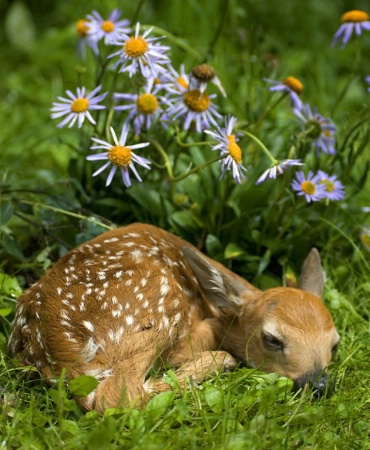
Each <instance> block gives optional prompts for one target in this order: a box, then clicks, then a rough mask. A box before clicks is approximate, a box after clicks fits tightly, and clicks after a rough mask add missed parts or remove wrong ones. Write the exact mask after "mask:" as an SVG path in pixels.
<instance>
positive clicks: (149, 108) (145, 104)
mask: <svg viewBox="0 0 370 450" xmlns="http://www.w3.org/2000/svg"><path fill="white" fill-rule="evenodd" d="M136 104H137V108H138V110H139V112H141V113H142V114H153V113H154V111H155V110H156V109H157V108H158V100H157V98H156V97H155V95H153V94H142V95H139V97H138V99H137V100H136Z"/></svg>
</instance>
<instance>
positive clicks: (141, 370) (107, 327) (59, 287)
mask: <svg viewBox="0 0 370 450" xmlns="http://www.w3.org/2000/svg"><path fill="white" fill-rule="evenodd" d="M311 259H313V261H314V263H312V262H311V263H310V262H308V263H307V264H306V265H307V266H308V267H307V268H306V271H305V272H304V274H303V275H304V276H303V277H302V278H303V279H304V280H305V281H304V284H305V285H304V286H302V287H303V289H307V290H308V291H311V292H313V293H309V292H307V291H304V290H300V289H293V288H276V289H270V290H268V291H265V292H261V291H259V290H258V289H257V288H255V287H254V286H252V285H251V284H249V283H248V282H247V281H245V280H244V279H242V278H241V277H239V276H237V275H235V274H233V273H232V272H231V271H229V270H228V269H226V268H225V267H224V266H222V265H221V264H220V263H217V262H216V261H213V260H211V259H210V258H207V257H206V256H204V255H202V254H201V253H200V252H199V251H198V250H196V249H195V248H194V247H193V246H191V245H190V244H189V243H188V242H185V241H183V240H182V239H180V238H179V237H177V236H175V235H173V234H170V233H168V232H166V231H164V230H161V229H159V228H156V227H153V226H150V225H145V224H132V225H129V226H127V227H124V228H118V229H115V230H112V231H109V232H107V233H104V234H102V235H100V236H98V237H96V238H95V239H93V240H91V241H89V242H87V243H85V244H82V245H80V246H79V247H77V248H75V249H73V250H72V251H70V252H69V253H67V254H66V255H65V256H63V257H62V258H61V259H60V260H59V261H58V262H57V263H56V264H55V266H54V267H53V268H52V269H51V270H50V271H48V272H47V273H46V274H45V276H44V277H43V278H42V279H41V280H39V281H38V282H37V283H35V284H34V285H33V286H32V287H30V288H29V289H28V290H27V291H25V292H24V294H23V295H21V297H20V298H19V300H18V303H17V311H16V317H15V321H14V324H13V331H12V334H11V337H10V340H9V351H10V354H11V355H12V356H14V357H17V358H18V360H19V361H20V363H21V364H23V365H30V366H35V367H36V368H37V369H38V371H39V372H40V374H41V375H42V376H43V377H44V378H46V379H49V380H55V379H56V378H57V377H58V376H59V375H60V373H61V371H62V369H66V370H67V376H68V377H69V378H74V377H77V376H79V375H82V374H88V375H93V376H95V377H96V378H97V379H98V380H99V385H98V387H97V389H96V390H95V391H94V392H93V393H91V394H90V395H89V396H87V397H85V398H82V399H81V398H80V399H78V401H79V403H80V405H81V406H82V408H84V409H85V410H90V409H94V408H95V409H97V410H98V411H100V412H101V411H103V410H104V409H105V408H107V407H114V406H119V405H122V404H125V403H127V402H136V403H137V404H138V403H141V402H145V401H146V399H147V398H148V396H150V395H151V394H152V393H155V392H160V391H163V390H166V389H169V386H168V385H167V384H166V383H164V382H163V381H162V380H161V379H155V378H148V376H147V374H148V372H149V371H150V369H152V368H153V367H159V368H160V367H165V366H169V365H170V366H174V367H175V368H177V371H176V373H177V375H178V377H179V382H180V384H186V382H187V380H188V379H189V377H192V378H193V379H194V381H195V382H197V383H200V382H201V381H202V380H203V379H204V377H206V376H208V375H210V374H214V373H215V372H216V371H224V370H231V369H234V368H235V367H236V366H237V365H238V364H239V363H240V362H246V363H247V364H248V365H250V366H252V367H259V368H261V369H262V370H265V371H276V372H278V373H279V374H281V375H285V376H289V377H291V378H293V379H294V380H305V382H307V380H308V379H309V377H310V376H312V374H317V373H319V371H321V372H323V371H325V369H326V367H327V365H328V364H329V362H330V359H331V349H332V347H333V346H334V345H335V344H336V343H337V342H338V340H339V337H338V334H337V332H336V330H335V327H334V324H333V321H332V318H331V316H330V314H329V312H328V311H327V309H326V308H325V307H324V305H323V303H322V301H321V299H319V298H318V296H320V295H321V293H322V292H321V291H322V286H321V285H320V283H321V284H322V280H321V279H320V274H321V278H322V271H321V266H320V267H319V268H318V265H317V255H316V253H314V256H313V257H312V255H311ZM318 261H319V260H318ZM318 280H319V281H318ZM315 294H316V295H315ZM266 334H267V335H269V336H273V337H274V338H276V339H278V342H281V344H282V346H283V347H284V348H282V349H281V351H280V350H279V349H277V348H272V347H271V348H269V346H268V343H267V344H266V342H265V340H266Z"/></svg>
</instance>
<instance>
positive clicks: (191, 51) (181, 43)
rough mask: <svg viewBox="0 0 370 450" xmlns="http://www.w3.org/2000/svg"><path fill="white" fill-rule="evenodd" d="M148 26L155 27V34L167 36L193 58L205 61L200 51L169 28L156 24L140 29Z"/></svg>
mask: <svg viewBox="0 0 370 450" xmlns="http://www.w3.org/2000/svg"><path fill="white" fill-rule="evenodd" d="M147 28H153V32H154V34H163V35H164V36H166V38H167V39H168V40H169V41H171V42H172V43H173V44H175V45H176V46H177V47H179V48H181V49H182V50H184V51H185V52H187V53H188V54H189V55H191V56H192V57H193V58H195V59H196V60H197V61H203V60H204V57H203V56H202V55H201V54H200V53H198V52H197V51H196V50H194V49H193V48H192V47H191V46H190V45H188V44H187V43H186V42H185V41H184V40H182V39H179V38H178V37H176V36H174V35H173V34H171V33H169V32H168V31H167V30H164V29H163V28H159V27H156V26H153V25H151V26H149V25H141V26H140V29H143V30H145V29H147Z"/></svg>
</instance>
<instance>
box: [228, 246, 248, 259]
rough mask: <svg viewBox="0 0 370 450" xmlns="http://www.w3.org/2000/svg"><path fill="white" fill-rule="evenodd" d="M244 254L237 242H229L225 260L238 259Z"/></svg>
mask: <svg viewBox="0 0 370 450" xmlns="http://www.w3.org/2000/svg"><path fill="white" fill-rule="evenodd" d="M243 254H244V250H243V249H242V248H241V247H239V245H238V244H236V243H235V242H229V244H227V246H226V248H225V258H226V259H232V258H237V257H238V256H240V255H243Z"/></svg>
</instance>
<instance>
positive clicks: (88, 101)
mask: <svg viewBox="0 0 370 450" xmlns="http://www.w3.org/2000/svg"><path fill="white" fill-rule="evenodd" d="M101 88H102V86H101V85H100V86H98V87H96V88H95V89H94V90H93V91H91V92H90V94H87V95H86V88H85V87H82V88H77V95H75V94H73V93H72V92H71V91H66V94H67V95H68V97H69V98H64V97H58V100H60V101H61V102H62V103H58V102H54V103H53V107H52V108H51V109H50V110H51V111H52V114H51V117H52V119H57V118H59V117H62V116H67V117H65V118H64V119H63V120H62V121H61V122H60V123H59V124H58V125H57V126H58V128H62V127H63V126H64V125H66V124H67V123H68V122H70V123H69V128H71V127H72V126H73V125H74V124H75V122H76V121H77V123H78V128H81V127H82V124H83V122H84V120H85V118H86V119H87V120H88V121H89V122H91V123H92V124H93V125H96V122H95V120H94V119H93V117H92V116H91V114H90V111H93V110H97V109H104V108H105V106H103V105H98V103H99V102H101V101H102V100H104V98H105V97H106V95H107V92H106V93H104V94H100V95H98V96H95V94H97V93H98V92H99V91H100V90H101Z"/></svg>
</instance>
